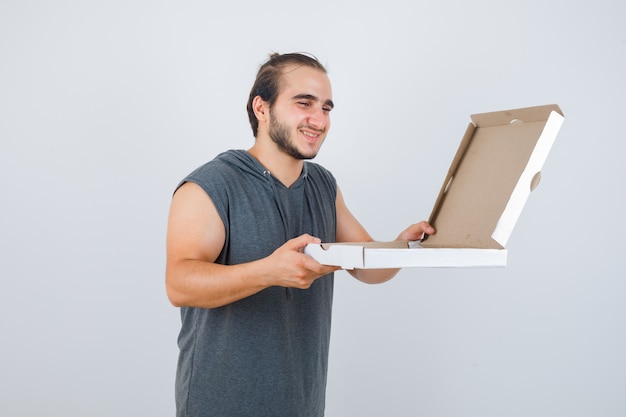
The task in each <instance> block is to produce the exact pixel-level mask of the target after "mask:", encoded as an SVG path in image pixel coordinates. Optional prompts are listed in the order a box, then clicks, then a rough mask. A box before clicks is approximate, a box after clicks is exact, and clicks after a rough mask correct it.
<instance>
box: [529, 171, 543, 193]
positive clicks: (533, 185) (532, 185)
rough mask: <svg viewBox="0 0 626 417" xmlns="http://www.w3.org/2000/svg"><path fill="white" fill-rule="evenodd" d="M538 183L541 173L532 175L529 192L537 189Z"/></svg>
mask: <svg viewBox="0 0 626 417" xmlns="http://www.w3.org/2000/svg"><path fill="white" fill-rule="evenodd" d="M540 181H541V171H539V172H537V173H536V174H535V175H533V179H532V180H530V191H533V190H534V189H535V188H537V186H538V185H539V182H540Z"/></svg>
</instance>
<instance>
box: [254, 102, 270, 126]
mask: <svg viewBox="0 0 626 417" xmlns="http://www.w3.org/2000/svg"><path fill="white" fill-rule="evenodd" d="M269 108H270V106H269V104H268V103H267V102H266V101H265V100H263V99H262V98H261V96H256V97H255V98H254V99H253V100H252V111H254V115H255V116H256V118H257V120H258V121H259V123H261V122H266V121H267V120H269Z"/></svg>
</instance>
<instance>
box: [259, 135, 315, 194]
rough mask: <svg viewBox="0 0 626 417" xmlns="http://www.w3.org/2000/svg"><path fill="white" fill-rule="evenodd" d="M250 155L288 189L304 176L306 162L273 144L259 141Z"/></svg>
mask: <svg viewBox="0 0 626 417" xmlns="http://www.w3.org/2000/svg"><path fill="white" fill-rule="evenodd" d="M248 153H249V154H250V155H252V156H253V157H254V158H255V159H256V160H257V161H259V163H260V164H261V165H263V166H264V167H265V169H267V170H268V171H269V172H270V173H271V174H272V176H273V177H274V178H276V179H277V180H279V181H280V182H282V183H283V184H284V185H285V186H286V187H290V186H291V185H292V184H293V183H294V182H296V180H297V179H298V178H300V175H301V174H302V168H303V166H304V161H303V160H301V159H295V158H294V157H292V156H290V155H288V154H286V153H285V152H283V151H281V150H280V149H278V147H277V146H276V145H275V144H274V143H273V142H271V143H267V142H263V141H260V140H259V139H257V140H256V142H255V143H254V146H252V148H250V149H248Z"/></svg>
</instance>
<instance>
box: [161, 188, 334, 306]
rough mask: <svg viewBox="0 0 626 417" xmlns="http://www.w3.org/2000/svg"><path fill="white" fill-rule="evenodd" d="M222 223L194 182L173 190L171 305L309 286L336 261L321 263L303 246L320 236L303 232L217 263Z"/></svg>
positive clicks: (168, 263)
mask: <svg viewBox="0 0 626 417" xmlns="http://www.w3.org/2000/svg"><path fill="white" fill-rule="evenodd" d="M224 239H225V230H224V224H223V223H222V220H221V218H220V217H219V215H218V213H217V210H216V209H215V206H214V205H213V202H212V201H211V199H210V198H209V196H207V195H206V193H205V192H204V191H203V190H202V189H201V188H200V187H199V186H198V185H196V184H194V183H186V184H184V185H182V186H181V187H180V188H179V189H178V190H177V191H176V193H175V194H174V197H173V198H172V204H171V207H170V215H169V220H168V228H167V242H166V246H167V247H166V249H167V260H166V272H165V274H166V289H167V295H168V297H169V299H170V302H171V303H172V304H174V305H175V306H178V307H180V306H186V307H202V308H213V307H219V306H223V305H226V304H230V303H232V302H234V301H237V300H240V299H242V298H245V297H248V296H251V295H253V294H256V293H257V292H259V291H261V290H263V289H265V288H268V287H271V286H283V287H293V288H302V289H305V288H308V287H310V286H311V284H312V283H313V281H315V280H316V279H317V278H319V277H321V276H324V275H326V274H328V273H330V272H332V271H335V270H337V269H338V268H337V267H330V266H324V265H321V264H319V263H318V262H316V261H315V260H313V259H312V258H310V257H308V256H306V255H304V254H303V253H302V249H303V248H304V247H305V246H306V245H307V244H308V243H319V242H320V241H319V239H317V238H314V237H312V236H309V235H302V236H299V237H297V238H295V239H292V240H289V241H288V242H286V243H285V244H284V245H283V246H281V247H280V248H278V249H276V251H274V253H272V254H271V255H270V256H268V257H267V258H264V259H259V260H258V261H254V262H249V263H244V264H239V265H220V264H216V263H215V260H216V259H217V257H218V255H219V254H220V252H221V251H222V248H223V246H224Z"/></svg>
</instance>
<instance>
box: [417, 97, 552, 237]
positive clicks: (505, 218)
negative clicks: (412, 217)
mask: <svg viewBox="0 0 626 417" xmlns="http://www.w3.org/2000/svg"><path fill="white" fill-rule="evenodd" d="M471 118H472V122H473V123H470V125H469V126H468V128H467V130H466V132H465V135H464V137H463V139H462V140H461V144H460V146H459V149H458V151H457V153H456V155H455V157H454V159H453V161H452V164H451V166H450V169H449V170H448V173H447V176H446V178H445V180H444V183H443V185H442V188H441V191H440V193H439V196H438V197H437V200H436V202H435V206H434V207H433V211H432V213H431V216H430V219H429V221H430V223H431V224H432V225H433V226H434V227H435V229H437V233H436V234H434V235H432V236H427V237H426V239H425V240H424V241H423V242H422V247H430V248H484V249H502V248H504V247H505V246H506V243H507V241H508V239H509V237H510V235H511V233H512V231H513V228H514V226H515V223H516V222H517V220H518V218H519V215H520V214H521V211H522V209H523V207H524V205H525V203H526V200H527V198H528V196H529V195H530V193H531V191H532V190H533V189H534V187H536V185H537V183H538V181H539V178H540V171H541V168H542V167H543V163H544V161H545V159H546V157H547V154H548V152H549V151H550V148H551V147H552V144H553V142H554V139H555V138H556V135H557V133H558V131H559V129H560V127H561V124H562V122H563V115H562V112H561V110H560V109H559V107H558V106H557V105H547V106H538V107H529V108H524V109H517V110H507V111H501V112H492V113H483V114H477V115H473V116H472V117H471Z"/></svg>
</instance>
